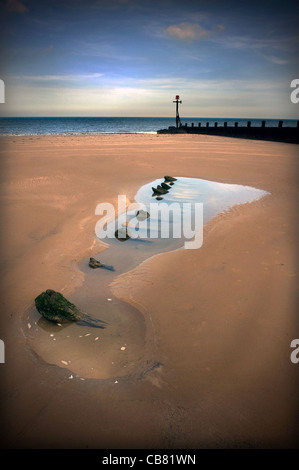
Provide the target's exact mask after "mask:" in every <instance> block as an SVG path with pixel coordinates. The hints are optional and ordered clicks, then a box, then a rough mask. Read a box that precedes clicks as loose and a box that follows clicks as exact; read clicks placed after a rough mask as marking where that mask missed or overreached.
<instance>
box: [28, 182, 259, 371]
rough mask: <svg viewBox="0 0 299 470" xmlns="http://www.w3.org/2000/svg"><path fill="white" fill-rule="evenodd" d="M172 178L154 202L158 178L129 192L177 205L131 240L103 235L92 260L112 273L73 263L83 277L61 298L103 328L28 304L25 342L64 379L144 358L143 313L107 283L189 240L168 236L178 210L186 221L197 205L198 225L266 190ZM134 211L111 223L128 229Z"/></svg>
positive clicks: (125, 367) (142, 199)
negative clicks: (54, 318)
mask: <svg viewBox="0 0 299 470" xmlns="http://www.w3.org/2000/svg"><path fill="white" fill-rule="evenodd" d="M176 178H177V181H175V182H174V184H173V185H172V186H171V187H170V189H169V192H168V194H165V195H163V196H162V197H163V199H162V200H161V201H157V200H156V197H155V196H153V191H152V187H155V188H156V187H157V185H159V184H161V182H162V181H164V178H162V179H157V180H155V181H153V182H150V183H148V184H146V185H145V186H142V187H141V188H140V189H139V191H138V192H137V194H136V196H135V201H136V202H137V203H138V204H139V206H140V207H141V208H142V209H144V210H147V211H148V212H149V213H150V212H153V208H155V207H157V205H161V204H166V205H167V206H168V207H169V206H170V205H171V204H173V203H177V205H176V207H175V210H174V212H173V215H172V218H170V219H169V214H168V213H167V211H166V213H164V214H162V215H161V214H160V213H158V215H157V217H156V219H157V220H155V218H153V216H152V215H151V216H150V217H149V218H148V219H145V220H144V221H142V222H140V221H139V222H138V224H137V225H136V224H135V228H137V229H138V230H135V234H138V236H139V238H137V239H133V238H130V239H128V240H125V241H119V240H117V239H116V238H115V237H113V238H105V239H104V240H103V241H104V242H105V243H108V245H109V246H108V248H107V249H106V250H104V251H103V252H101V253H100V254H99V255H98V256H95V258H96V259H100V261H101V262H102V263H103V264H106V265H108V266H113V268H114V270H107V269H104V268H98V269H91V268H90V267H89V266H88V262H89V258H88V259H86V260H84V261H83V262H82V263H81V264H80V265H79V268H80V270H81V271H82V272H83V273H84V274H85V281H84V283H83V285H82V287H80V289H77V291H76V292H75V293H74V294H72V295H71V296H69V297H68V299H69V300H70V301H71V302H73V303H74V304H75V305H77V306H78V307H79V308H81V309H82V310H83V311H85V312H87V313H88V314H89V315H91V316H94V317H96V318H99V319H101V320H103V321H105V322H107V324H108V325H107V327H106V328H105V329H99V328H92V327H90V326H87V325H82V324H80V323H77V324H76V323H70V324H67V325H65V324H63V325H62V326H58V325H56V324H54V323H51V322H49V321H47V320H45V319H43V318H42V317H41V316H40V314H39V313H38V312H37V311H36V309H35V308H33V309H32V311H31V312H30V313H29V316H28V318H27V320H26V324H25V329H26V335H27V338H28V342H29V345H30V346H31V347H32V349H34V351H35V352H36V353H37V354H38V355H39V356H40V357H42V358H43V359H44V360H45V361H46V362H48V363H51V364H56V365H58V366H60V367H64V368H65V369H67V372H66V373H67V377H69V378H70V379H72V378H81V379H85V378H101V379H107V378H117V377H121V376H124V375H127V374H129V373H132V372H134V371H135V370H136V368H137V366H140V365H141V364H142V362H143V361H144V360H145V358H144V355H145V352H144V351H145V341H146V334H147V331H146V326H145V321H144V317H143V315H142V314H141V313H140V312H139V310H138V309H137V308H134V307H133V306H131V305H130V304H128V303H126V302H124V301H121V300H119V299H117V298H116V297H115V296H113V295H112V294H111V290H110V287H109V285H110V284H111V283H112V281H114V280H115V279H116V277H117V276H118V275H120V274H122V273H125V272H128V271H130V270H131V269H133V268H135V267H136V266H138V265H139V264H140V263H141V262H143V261H145V260H146V259H148V258H150V257H152V256H154V255H156V254H158V253H162V252H165V251H171V250H174V249H177V248H180V247H182V246H183V244H184V243H185V242H186V241H187V240H188V241H190V239H189V238H186V237H184V236H182V237H179V238H177V237H176V236H173V235H176V234H177V233H176V232H175V230H176V229H177V226H178V225H180V228H181V229H182V228H183V227H182V226H183V221H184V219H183V218H182V214H183V213H184V211H187V213H188V214H189V215H190V217H191V219H190V220H192V218H193V219H194V217H195V213H196V211H197V209H198V207H199V206H198V204H203V206H202V208H203V223H206V222H208V221H209V220H210V219H211V218H213V217H215V216H216V215H217V214H219V213H220V212H224V211H227V210H229V209H230V208H231V207H233V206H235V205H236V204H244V203H248V202H252V201H254V200H257V199H260V198H261V197H263V196H265V195H266V194H267V192H266V191H262V190H259V189H255V188H251V187H249V186H241V185H235V184H223V183H217V182H213V181H206V180H201V179H197V178H181V177H176ZM153 204H154V205H153ZM186 204H187V206H186ZM188 204H189V205H188ZM196 204H197V205H196ZM135 214H136V210H134V211H128V213H127V214H122V216H121V217H120V218H119V219H118V220H117V222H118V221H119V222H120V226H123V224H124V221H127V223H128V224H129V227H128V228H129V229H130V230H131V231H132V227H130V224H131V226H133V225H134V224H133V221H134V220H135V222H136V219H135ZM178 214H179V215H180V217H178ZM157 222H159V223H158V225H157ZM152 224H153V225H154V228H155V230H153V231H152V233H151V234H150V233H149V227H151V226H152ZM155 224H156V225H155ZM163 224H164V225H166V227H168V228H169V231H170V235H172V236H170V237H168V238H163V235H165V231H164V229H163ZM161 225H162V228H161ZM108 226H110V227H112V232H113V233H114V232H115V221H113V222H111V223H110V224H108ZM181 232H183V230H181ZM99 235H100V234H99ZM149 235H154V237H149ZM155 236H156V237H157V238H155ZM150 366H151V364H147V367H150Z"/></svg>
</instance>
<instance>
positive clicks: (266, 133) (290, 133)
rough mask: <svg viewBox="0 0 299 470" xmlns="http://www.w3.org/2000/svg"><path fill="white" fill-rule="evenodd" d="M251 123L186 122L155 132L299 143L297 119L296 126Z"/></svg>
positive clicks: (264, 122) (298, 123)
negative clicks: (271, 125) (254, 124)
mask: <svg viewBox="0 0 299 470" xmlns="http://www.w3.org/2000/svg"><path fill="white" fill-rule="evenodd" d="M251 124H252V123H251V121H248V122H247V125H246V126H244V125H243V126H240V125H239V124H238V122H235V123H234V124H233V125H228V123H227V122H224V123H223V125H218V122H215V123H214V125H211V124H210V123H209V122H207V123H206V124H205V125H202V123H201V122H199V123H198V124H197V125H194V123H191V126H188V125H187V124H185V125H180V126H179V127H175V126H170V127H168V129H160V130H158V131H157V133H158V134H205V135H218V136H223V137H238V138H241V139H257V140H272V141H276V142H288V143H293V144H299V121H297V127H284V125H283V121H279V122H278V126H277V127H267V126H266V121H262V122H261V126H252V125H251Z"/></svg>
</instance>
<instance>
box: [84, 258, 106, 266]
mask: <svg viewBox="0 0 299 470" xmlns="http://www.w3.org/2000/svg"><path fill="white" fill-rule="evenodd" d="M88 265H89V267H90V268H92V269H96V268H103V267H104V264H102V263H101V262H100V261H98V260H97V259H95V258H89V263H88Z"/></svg>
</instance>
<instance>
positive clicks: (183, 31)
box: [164, 23, 210, 41]
mask: <svg viewBox="0 0 299 470" xmlns="http://www.w3.org/2000/svg"><path fill="white" fill-rule="evenodd" d="M164 33H165V34H167V35H168V36H171V37H172V38H175V39H178V40H180V41H194V40H195V39H202V38H207V37H209V36H210V33H209V31H207V30H206V29H205V28H203V27H202V26H201V25H200V24H198V23H179V24H174V25H172V26H168V28H165V29H164Z"/></svg>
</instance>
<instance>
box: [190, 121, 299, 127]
mask: <svg viewBox="0 0 299 470" xmlns="http://www.w3.org/2000/svg"><path fill="white" fill-rule="evenodd" d="M298 122H299V121H298ZM198 127H201V122H199V123H198Z"/></svg>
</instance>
